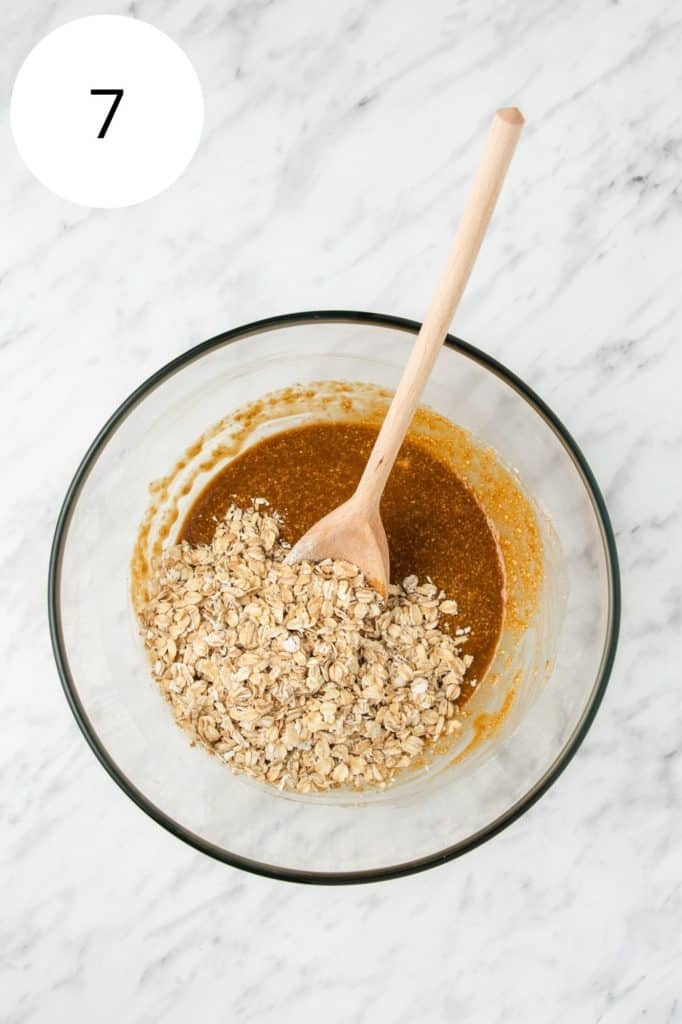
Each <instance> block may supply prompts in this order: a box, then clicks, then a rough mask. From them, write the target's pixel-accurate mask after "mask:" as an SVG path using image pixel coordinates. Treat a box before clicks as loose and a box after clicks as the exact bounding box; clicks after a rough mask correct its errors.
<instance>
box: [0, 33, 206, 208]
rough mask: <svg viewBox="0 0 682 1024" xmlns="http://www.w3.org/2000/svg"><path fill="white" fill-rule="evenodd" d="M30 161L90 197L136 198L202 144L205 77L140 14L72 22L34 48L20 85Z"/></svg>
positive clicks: (94, 201)
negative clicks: (199, 74) (203, 78)
mask: <svg viewBox="0 0 682 1024" xmlns="http://www.w3.org/2000/svg"><path fill="white" fill-rule="evenodd" d="M11 121H12V133H13V135H14V141H15V142H16V145H17V149H18V150H19V153H20V155H21V157H22V159H23V160H24V162H25V163H26V165H27V166H28V168H29V170H30V171H32V173H33V174H34V175H35V176H36V178H37V179H38V180H39V181H40V182H42V184H43V185H45V186H46V187H47V188H49V189H50V190H51V191H52V192H56V193H57V195H59V196H62V197H63V198H64V199H69V200H71V202H73V203H80V204H81V205H82V206H96V207H105V208H113V207H121V206H133V205H134V204H135V203H141V202H143V201H144V200H145V199H151V197H152V196H155V195H158V193H159V192H163V190H164V189H166V188H168V186H169V185H172V183H173V182H174V181H175V180H176V178H178V177H179V176H180V175H181V174H182V172H183V171H184V170H185V168H186V167H187V165H188V163H189V162H190V160H191V159H192V157H193V155H194V153H195V150H196V148H197V146H198V144H199V139H200V137H201V130H202V126H203V121H204V100H203V95H202V92H201V83H200V82H199V78H198V76H197V73H196V71H195V70H194V67H193V66H192V64H191V63H190V61H189V59H188V57H187V56H186V55H185V53H184V52H183V51H182V50H181V49H180V47H179V46H178V45H177V43H175V42H173V40H172V39H170V38H169V37H168V36H167V35H165V34H164V33H163V32H160V31H159V30H158V29H157V28H154V27H153V26H152V25H148V24H146V23H145V22H143V21H137V20H136V19H135V18H126V17H121V16H118V15H108V14H107V15H97V16H94V17H91V18H79V19H78V20H77V21H71V22H69V23H68V24H66V25H63V26H62V27H61V28H58V29H56V31H54V32H51V33H50V35H48V36H46V37H45V38H44V39H42V40H41V41H40V42H39V43H38V45H37V46H36V47H35V48H34V49H33V50H31V52H30V53H29V55H28V57H27V58H26V60H25V61H24V63H23V65H22V67H21V69H20V71H19V74H18V75H17V78H16V81H15V83H14V89H13V91H12V103H11Z"/></svg>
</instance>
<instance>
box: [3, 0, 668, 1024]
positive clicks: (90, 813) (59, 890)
mask: <svg viewBox="0 0 682 1024" xmlns="http://www.w3.org/2000/svg"><path fill="white" fill-rule="evenodd" d="M104 12H106V13H132V14H134V15H135V16H137V17H140V18H143V19H144V20H147V21H149V22H151V23H153V24H155V25H157V26H158V27H159V28H161V29H163V30H165V31H166V32H168V33H169V34H170V35H172V36H173V37H174V38H175V39H176V40H177V41H178V42H179V43H180V44H181V45H182V46H183V47H184V48H185V50H186V52H187V53H188V54H189V56H190V57H191V59H192V61H193V62H194V64H195V66H196V68H197V70H198V72H199V75H200V77H201V80H202V84H203V88H204V94H205V101H206V125H205V132H204V137H203V140H202V143H201V145H200V148H199V150H198V152H197V154H196V157H195V159H194V160H193V162H192V163H191V165H190V167H189V168H188V169H187V171H186V173H185V174H184V175H183V177H182V178H181V179H180V180H179V181H178V182H176V184H175V185H174V186H173V187H172V188H170V189H169V190H168V191H167V192H166V193H164V194H163V195H161V196H159V197H158V198H156V199H154V200H152V201H149V202H147V203H145V204H143V205H141V206H139V207H134V208H131V209H127V210H118V211H92V210H87V209H83V208H80V207H76V206H72V205H70V204H68V203H66V202H64V201H62V200H60V199H58V198H56V197H55V196H53V195H52V194H50V193H49V192H47V191H46V190H45V189H44V188H43V187H42V186H41V185H40V184H38V182H36V181H35V180H34V179H33V178H32V177H31V176H30V174H29V172H28V171H27V170H26V168H25V167H24V165H23V164H22V162H21V160H20V158H19V157H18V154H17V152H16V150H15V148H14V145H13V143H12V139H11V133H10V129H9V112H8V100H9V93H10V90H11V85H12V81H13V79H14V76H15V74H16V72H17V70H18V68H19V66H20V64H21V62H22V60H23V59H24V57H25V56H26V54H27V53H28V51H29V50H30V49H31V47H32V46H33V45H35V43H36V42H37V41H38V40H39V39H40V38H41V37H42V36H43V35H45V34H46V33H47V32H48V31H50V30H51V29H53V28H55V27H57V26H58V25H60V24H62V23H64V22H65V21H68V20H70V19H71V18H74V17H78V16H82V15H86V14H93V13H104ZM0 27H1V28H2V33H1V35H2V40H3V43H2V55H1V57H0V68H1V81H2V97H3V99H2V109H1V111H0V132H1V144H2V161H1V163H0V167H1V170H0V175H1V180H2V190H1V194H0V206H1V217H2V225H3V230H2V241H3V244H2V252H1V255H0V258H1V261H2V265H1V266H0V374H1V376H0V379H1V381H2V401H1V402H0V458H1V460H2V461H1V472H2V483H3V488H2V503H1V505H0V518H1V525H0V609H1V612H2V629H1V631H0V644H1V646H2V662H1V663H2V685H1V687H0V722H1V723H2V724H1V726H0V730H1V733H0V736H1V742H0V872H1V876H0V886H1V889H0V905H1V908H2V910H1V912H0V1019H2V1020H3V1021H5V1020H6V1021H8V1022H11V1024H23V1022H26V1024H34V1022H49V1024H53V1022H62V1021H63V1022H67V1021H68V1022H69V1024H77V1022H81V1021H83V1022H86V1021H87V1022H90V1021H94V1020H97V1021H102V1022H108V1021H117V1022H118V1021H126V1022H128V1021H130V1022H133V1021H134V1022H138V1021H139V1022H145V1024H146V1022H153V1021H154V1022H155V1021H164V1022H165V1024H170V1022H172V1024H175V1022H181V1021H183V1022H184V1021H186V1020H188V1019H192V1018H196V1019H198V1020H202V1019H203V1020H205V1021H207V1022H213V1021H216V1022H217V1021H225V1020H230V1021H231V1020H235V1021H240V1022H241V1021H244V1022H256V1021H257V1022H258V1024H261V1022H269V1021H279V1020H283V1019H286V1020H288V1019H297V1020H301V1021H317V1020H331V1021H334V1022H336V1021H338V1022H339V1024H341V1022H343V1024H346V1022H349V1021H352V1022H358V1024H369V1022H381V1024H383V1022H387V1024H413V1022H416V1021H418V1022H420V1024H421V1022H450V1021H459V1020H462V1021H467V1022H470V1021H471V1022H481V1024H496V1022H500V1024H502V1022H505V1024H506V1022H509V1021H519V1022H527V1021H539V1022H544V1021H549V1020H552V1021H554V1020H556V1021H570V1022H571V1024H574V1022H575V1024H596V1022H600V1024H630V1022H634V1021H640V1020H642V1021H644V1020H646V1021H652V1022H655V1024H659V1022H660V1024H663V1022H675V1021H682V996H681V995H680V992H681V991H682V986H681V985H680V982H679V979H680V976H681V975H682V950H681V946H680V938H679V935H680V920H681V919H682V896H681V889H680V881H681V874H682V871H681V868H680V862H681V860H682V857H681V855H680V849H681V843H682V835H681V830H680V811H681V808H680V803H681V799H680V792H681V786H680V782H681V780H680V775H681V767H680V766H681V764H682V758H681V756H680V749H681V743H682V740H681V737H682V721H681V717H682V716H681V713H680V706H681V705H680V686H679V681H680V661H681V658H680V656H681V654H682V650H681V629H680V627H681V618H682V615H681V603H682V602H681V588H680V582H679V581H680V569H681V568H682V557H681V556H682V540H681V537H682V530H681V528H680V527H681V520H682V507H681V499H680V473H679V465H680V456H681V454H682V422H681V414H680V400H679V385H680V375H681V374H680V371H681V369H682V366H681V360H680V344H681V342H680V336H681V334H682V303H681V300H680V281H679V278H680V257H681V256H682V244H681V239H682V196H681V193H680V178H681V174H680V170H681V158H682V118H681V117H680V109H681V108H680V99H681V97H682V70H681V69H682V65H681V63H680V56H679V55H680V52H681V51H682V9H681V8H680V5H679V4H678V3H676V2H675V0H668V2H666V0H650V2H647V3H637V2H635V0H621V2H606V0H576V2H571V3H569V2H563V0H532V2H526V0H509V2H504V3H503V2H502V0H481V2H480V3H476V4H473V3H468V2H466V0H431V2H429V3H421V4H418V3H413V2H410V0H384V2H380V0H362V2H360V0H350V2H347V3H325V4H321V3H315V2H314V0H273V2H266V0H225V2H224V3H211V2H203V0H173V2H162V0H135V2H134V3H130V4H122V3H117V2H116V0H110V2H105V0H90V2H86V0H62V2H60V3H55V2H54V0H53V2H48V0H26V2H25V3H22V4H5V5H3V9H2V13H1V14H0ZM508 103H509V104H511V103H517V104H518V105H519V106H520V107H521V108H522V109H523V111H524V113H525V114H526V117H527V120H528V127H527V130H526V132H525V136H524V139H523V141H522V144H521V146H520V148H519V151H518V155H517V158H516V160H515V164H514V167H513V169H512V173H511V175H510V180H509V186H508V190H507V191H506V193H505V196H504V201H503V203H502V204H501V206H500V215H499V217H497V219H496V221H495V224H494V227H493V230H492V234H491V237H490V240H489V244H487V245H486V246H485V247H484V250H483V252H482V254H481V259H480V263H479V265H478V267H477V269H476V272H475V276H474V278H473V280H472V284H471V289H470V291H469V292H468V294H467V296H466V298H465V299H464V301H463V304H462V307H461V310H460V313H459V315H458V319H457V323H456V331H457V333H458V334H460V335H461V336H462V337H464V338H466V339H468V340H469V341H471V342H473V343H474V344H476V345H478V346H480V347H482V348H484V349H486V350H487V351H489V352H490V353H492V354H493V355H494V356H496V357H498V358H500V359H501V360H502V361H503V362H505V363H507V364H508V365H509V366H510V367H511V368H512V369H513V370H514V371H515V372H517V373H518V374H519V375H520V376H522V377H523V378H525V379H526V380H528V382H529V383H530V384H531V385H532V386H533V387H534V388H536V389H537V390H538V391H539V392H540V394H541V395H542V396H543V397H544V398H545V399H546V400H547V401H548V402H549V403H550V404H551V405H552V406H553V408H554V409H555V410H556V412H557V413H558V414H559V416H560V417H561V418H562V419H563V420H564V422H565V423H566V424H567V426H568V427H569V429H570V430H571V432H572V433H573V435H574V436H575V438H576V439H577V441H578V442H579V444H580V445H581V446H582V447H583V450H584V451H585V453H586V455H587V457H588V459H589V461H590V463H591V465H592V467H593V469H594V470H595V473H596V475H597V477H598V479H599V481H600V483H601V485H602V487H603V490H604V492H605V495H606V498H607V501H608V504H609V508H610V511H611V514H612V518H613V522H614V527H615V530H616V533H617V538H618V545H619V551H620V557H621V563H622V571H623V583H624V620H623V628H622V640H621V645H620V650H619V654H618V659H617V662H616V668H615V672H614V676H613V679H612V683H611V686H610V689H609V691H608V693H607V696H606V699H605V702H604V705H603V708H602V710H601V712H600V714H599V716H598V718H597V720H596V722H595V724H594V727H593V729H592V731H591V732H590V734H589V737H588V739H587V741H586V742H585V744H584V746H583V748H582V749H581V751H580V753H579V755H578V756H577V758H576V759H575V761H574V762H573V763H572V764H571V766H570V768H569V769H568V771H567V772H566V773H565V774H564V776H563V777H562V778H561V779H560V781H559V782H558V783H557V785H556V786H555V787H554V788H553V789H552V790H551V791H550V792H549V793H548V794H547V795H546V796H545V797H544V798H543V799H542V800H541V801H540V802H539V803H538V804H537V805H536V806H535V807H534V808H533V809H532V811H531V812H530V813H528V814H527V815H526V816H525V817H524V818H523V819H521V820H520V821H519V822H517V823H516V824H515V825H514V826H513V827H511V828H510V829H508V830H507V831H506V832H505V833H503V834H502V835H501V836H499V837H498V838H497V839H495V840H494V841H493V842H491V843H489V844H488V845H486V846H485V847H483V848H481V849H479V850H477V851H476V852H475V853H473V854H470V855H469V856H467V857H466V858H464V859H462V860H461V861H459V862H455V863H452V864H449V865H447V866H445V867H442V868H439V869H436V870H433V871H430V872H427V873H425V874H423V875H420V876H417V877H412V878H408V879H404V880H401V881H396V882H391V883H384V884H381V885H375V886H369V887H361V888H354V889H346V890H338V889H316V888H306V887H300V886H292V885H285V884H283V883H277V882H272V881H268V880H264V879H259V878H255V877H251V876H247V875H245V874H241V873H239V872H237V871H235V870H232V869H230V868H227V867H225V866H222V865H220V864H217V863H213V862H212V861H210V860H208V859H206V858H204V857H202V856H201V855H200V854H198V853H195V852H194V851H192V850H191V849H189V848H186V847H184V846H183V845H181V844H180V843H179V842H178V841H177V840H175V839H174V838H173V837H172V836H170V835H168V834H167V833H165V832H164V831H162V830H161V829H159V828H158V827H157V826H156V825H155V824H154V823H153V822H152V821H150V820H149V819H147V818H146V817H145V816H144V815H142V814H141V812H140V811H138V809H137V808H136V807H135V806H134V805H133V804H132V803H131V802H130V801H129V800H127V798H126V797H125V796H124V795H123V794H122V793H121V792H120V791H119V790H118V789H117V788H116V787H115V786H114V784H113V783H112V782H111V780H110V779H109V778H108V777H107V776H106V774H105V773H104V772H103V771H102V769H101V768H100V767H99V766H98V765H97V763H96V761H95V760H94V758H93V756H92V754H91V752H90V751H89V750H88V749H87V747H86V745H85V743H84V742H83V740H82V738H81V736H80V733H79V732H78V730H77V727H76V725H75V723H74V721H73V719H72V716H71V714H70V712H69V710H68V708H67V705H66V702H65V700H64V698H63V696H62V693H61V690H60V687H59V683H58V679H57V674H56V670H55V667H54V664H53V661H52V656H51V652H50V646H49V638H48V633H47V622H46V602H45V579H46V569H47V559H48V552H49V545H50V541H51V535H52V531H53V528H54V524H55V520H56V516H57V511H58V507H59V504H60V502H61V499H62V497H63V494H64V492H65V489H66V487H67V485H68V482H69V480H70V478H71V475H72V473H73V471H74V469H75V466H76V464H77V462H78V460H79V459H80V457H81V456H82V454H83V452H84V450H85V448H86V446H87V445H88V443H89V442H90V440H91V439H92V437H93V436H94V434H95V433H96V431H97V430H98V429H99V427H100V426H101V425H102V423H103V422H104V420H105V419H106V418H107V416H108V415H109V413H110V412H111V411H112V410H113V408H114V407H115V406H116V405H117V404H118V403H119V402H120V401H121V400H122V399H123V398H124V397H125V396H126V395H127V394H128V393H129V392H130V391H131V390H132V389H133V388H134V387H135V386H136V385H137V384H138V383H139V382H140V381H141V380H142V379H143V378H144V377H145V376H147V375H148V374H150V373H151V372H153V371H154V370H155V369H157V368H158V367H159V366H160V365H161V364H163V363H164V362H166V361H167V360H168V359H169V358H171V357H173V356H174V355H176V354H177V353H179V352H181V351H182V350H183V349H185V348H186V347H188V346H189V345H190V344H192V343H195V342H197V341H200V340H202V339H203V338H206V337H209V336H211V335H213V334H216V333H218V332H219V331H221V330H224V329H226V328H227V327H230V326H233V325H236V324H239V323H242V322H246V321H248V320H253V319H258V318H260V317H263V316H267V315H270V314H273V313H277V312H285V311H290V310H296V309H309V308H334V307H336V308H357V309H372V310H380V311H387V312H393V313H397V314H400V315H405V316H410V317H415V318H420V317H421V315H422V314H423V311H424V309H425V306H426V303H427V301H428V299H429V297H430V287H431V283H432V281H433V279H434V275H435V273H436V272H437V270H438V268H439V264H440V261H441V260H442V258H443V256H444V254H445V252H446V250H447V246H448V244H449V241H450V235H451V230H452V227H453V225H454V222H455V219H456V214H457V210H458V209H459V207H460V205H461V202H462V199H463V197H464V194H465V189H466V185H467V180H468V177H469V174H470V172H471V169H472V166H473V164H474V161H475V157H476V155H477V151H478V149H479V148H480V144H481V140H482V137H483V132H484V130H485V126H486V123H487V121H488V118H489V116H490V113H491V111H492V110H494V109H495V107H497V106H499V105H501V104H508Z"/></svg>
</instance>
